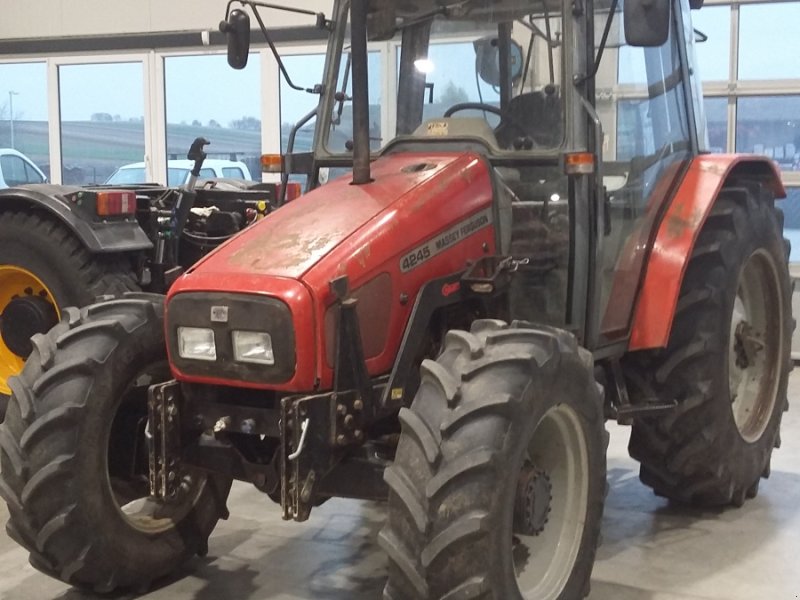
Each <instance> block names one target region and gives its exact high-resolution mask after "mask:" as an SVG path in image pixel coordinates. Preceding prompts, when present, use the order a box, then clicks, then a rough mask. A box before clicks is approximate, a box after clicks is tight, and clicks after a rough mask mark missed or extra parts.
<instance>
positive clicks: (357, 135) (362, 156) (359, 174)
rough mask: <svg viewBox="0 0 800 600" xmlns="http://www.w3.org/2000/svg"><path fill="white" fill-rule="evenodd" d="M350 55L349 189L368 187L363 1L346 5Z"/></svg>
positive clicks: (365, 5)
mask: <svg viewBox="0 0 800 600" xmlns="http://www.w3.org/2000/svg"><path fill="white" fill-rule="evenodd" d="M350 52H351V55H352V57H353V185H364V184H365V183H370V182H371V181H372V177H371V175H370V164H369V159H370V148H369V68H368V63H367V0H353V1H352V3H351V4H350Z"/></svg>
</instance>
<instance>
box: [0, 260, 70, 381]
mask: <svg viewBox="0 0 800 600" xmlns="http://www.w3.org/2000/svg"><path fill="white" fill-rule="evenodd" d="M25 297H31V298H41V299H43V300H46V301H47V302H49V303H50V304H51V305H52V307H53V309H54V310H55V313H56V319H60V318H61V313H60V311H59V310H58V305H57V304H56V302H55V298H54V296H53V293H52V292H51V291H50V289H49V288H48V287H47V286H46V285H45V284H44V283H43V282H42V280H41V279H39V278H38V277H37V276H36V275H34V274H33V273H31V272H30V271H28V270H26V269H23V268H21V267H15V266H13V265H2V266H0V315H2V314H3V313H4V312H5V311H6V308H8V306H9V304H11V302H12V301H13V300H15V299H19V298H25ZM0 319H2V317H1V316H0ZM41 333H44V332H41ZM24 365H25V357H23V356H20V355H19V354H17V353H15V352H14V351H13V350H12V349H11V348H10V347H9V344H8V343H7V341H6V339H5V338H4V337H3V336H2V335H0V394H6V395H10V394H11V388H9V387H8V380H9V378H10V377H13V376H14V375H18V374H19V373H20V371H22V367H23V366H24Z"/></svg>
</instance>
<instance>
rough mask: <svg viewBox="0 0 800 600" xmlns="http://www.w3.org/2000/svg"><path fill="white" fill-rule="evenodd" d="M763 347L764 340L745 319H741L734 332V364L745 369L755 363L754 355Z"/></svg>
mask: <svg viewBox="0 0 800 600" xmlns="http://www.w3.org/2000/svg"><path fill="white" fill-rule="evenodd" d="M763 349H764V342H763V341H762V340H761V339H760V337H759V335H758V333H757V332H756V331H755V329H753V327H752V326H751V325H750V324H749V323H748V322H747V321H741V322H740V323H739V324H738V325H737V326H736V331H735V332H734V345H733V350H734V353H735V356H736V366H737V367H739V368H740V369H746V368H748V367H749V366H751V365H753V364H755V361H756V356H757V355H758V353H759V352H760V351H761V350H763Z"/></svg>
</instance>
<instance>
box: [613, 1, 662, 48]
mask: <svg viewBox="0 0 800 600" xmlns="http://www.w3.org/2000/svg"><path fill="white" fill-rule="evenodd" d="M670 5H671V0H625V5H624V7H623V11H624V13H623V16H624V20H625V41H626V42H627V43H628V45H630V46H636V47H644V48H651V47H656V46H662V45H663V44H664V43H665V42H666V41H667V38H668V37H669V23H670V14H671V11H670V8H671V6H670Z"/></svg>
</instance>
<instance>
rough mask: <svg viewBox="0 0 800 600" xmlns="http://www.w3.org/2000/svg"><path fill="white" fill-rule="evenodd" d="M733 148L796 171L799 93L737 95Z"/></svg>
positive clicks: (799, 137) (798, 166)
mask: <svg viewBox="0 0 800 600" xmlns="http://www.w3.org/2000/svg"><path fill="white" fill-rule="evenodd" d="M736 151H737V152H752V153H755V154H761V155H763V156H768V157H769V158H771V159H773V160H774V161H775V162H777V163H778V164H779V165H780V167H781V169H782V170H784V171H797V170H800V95H797V96H756V97H746V98H739V99H738V100H737V118H736Z"/></svg>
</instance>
